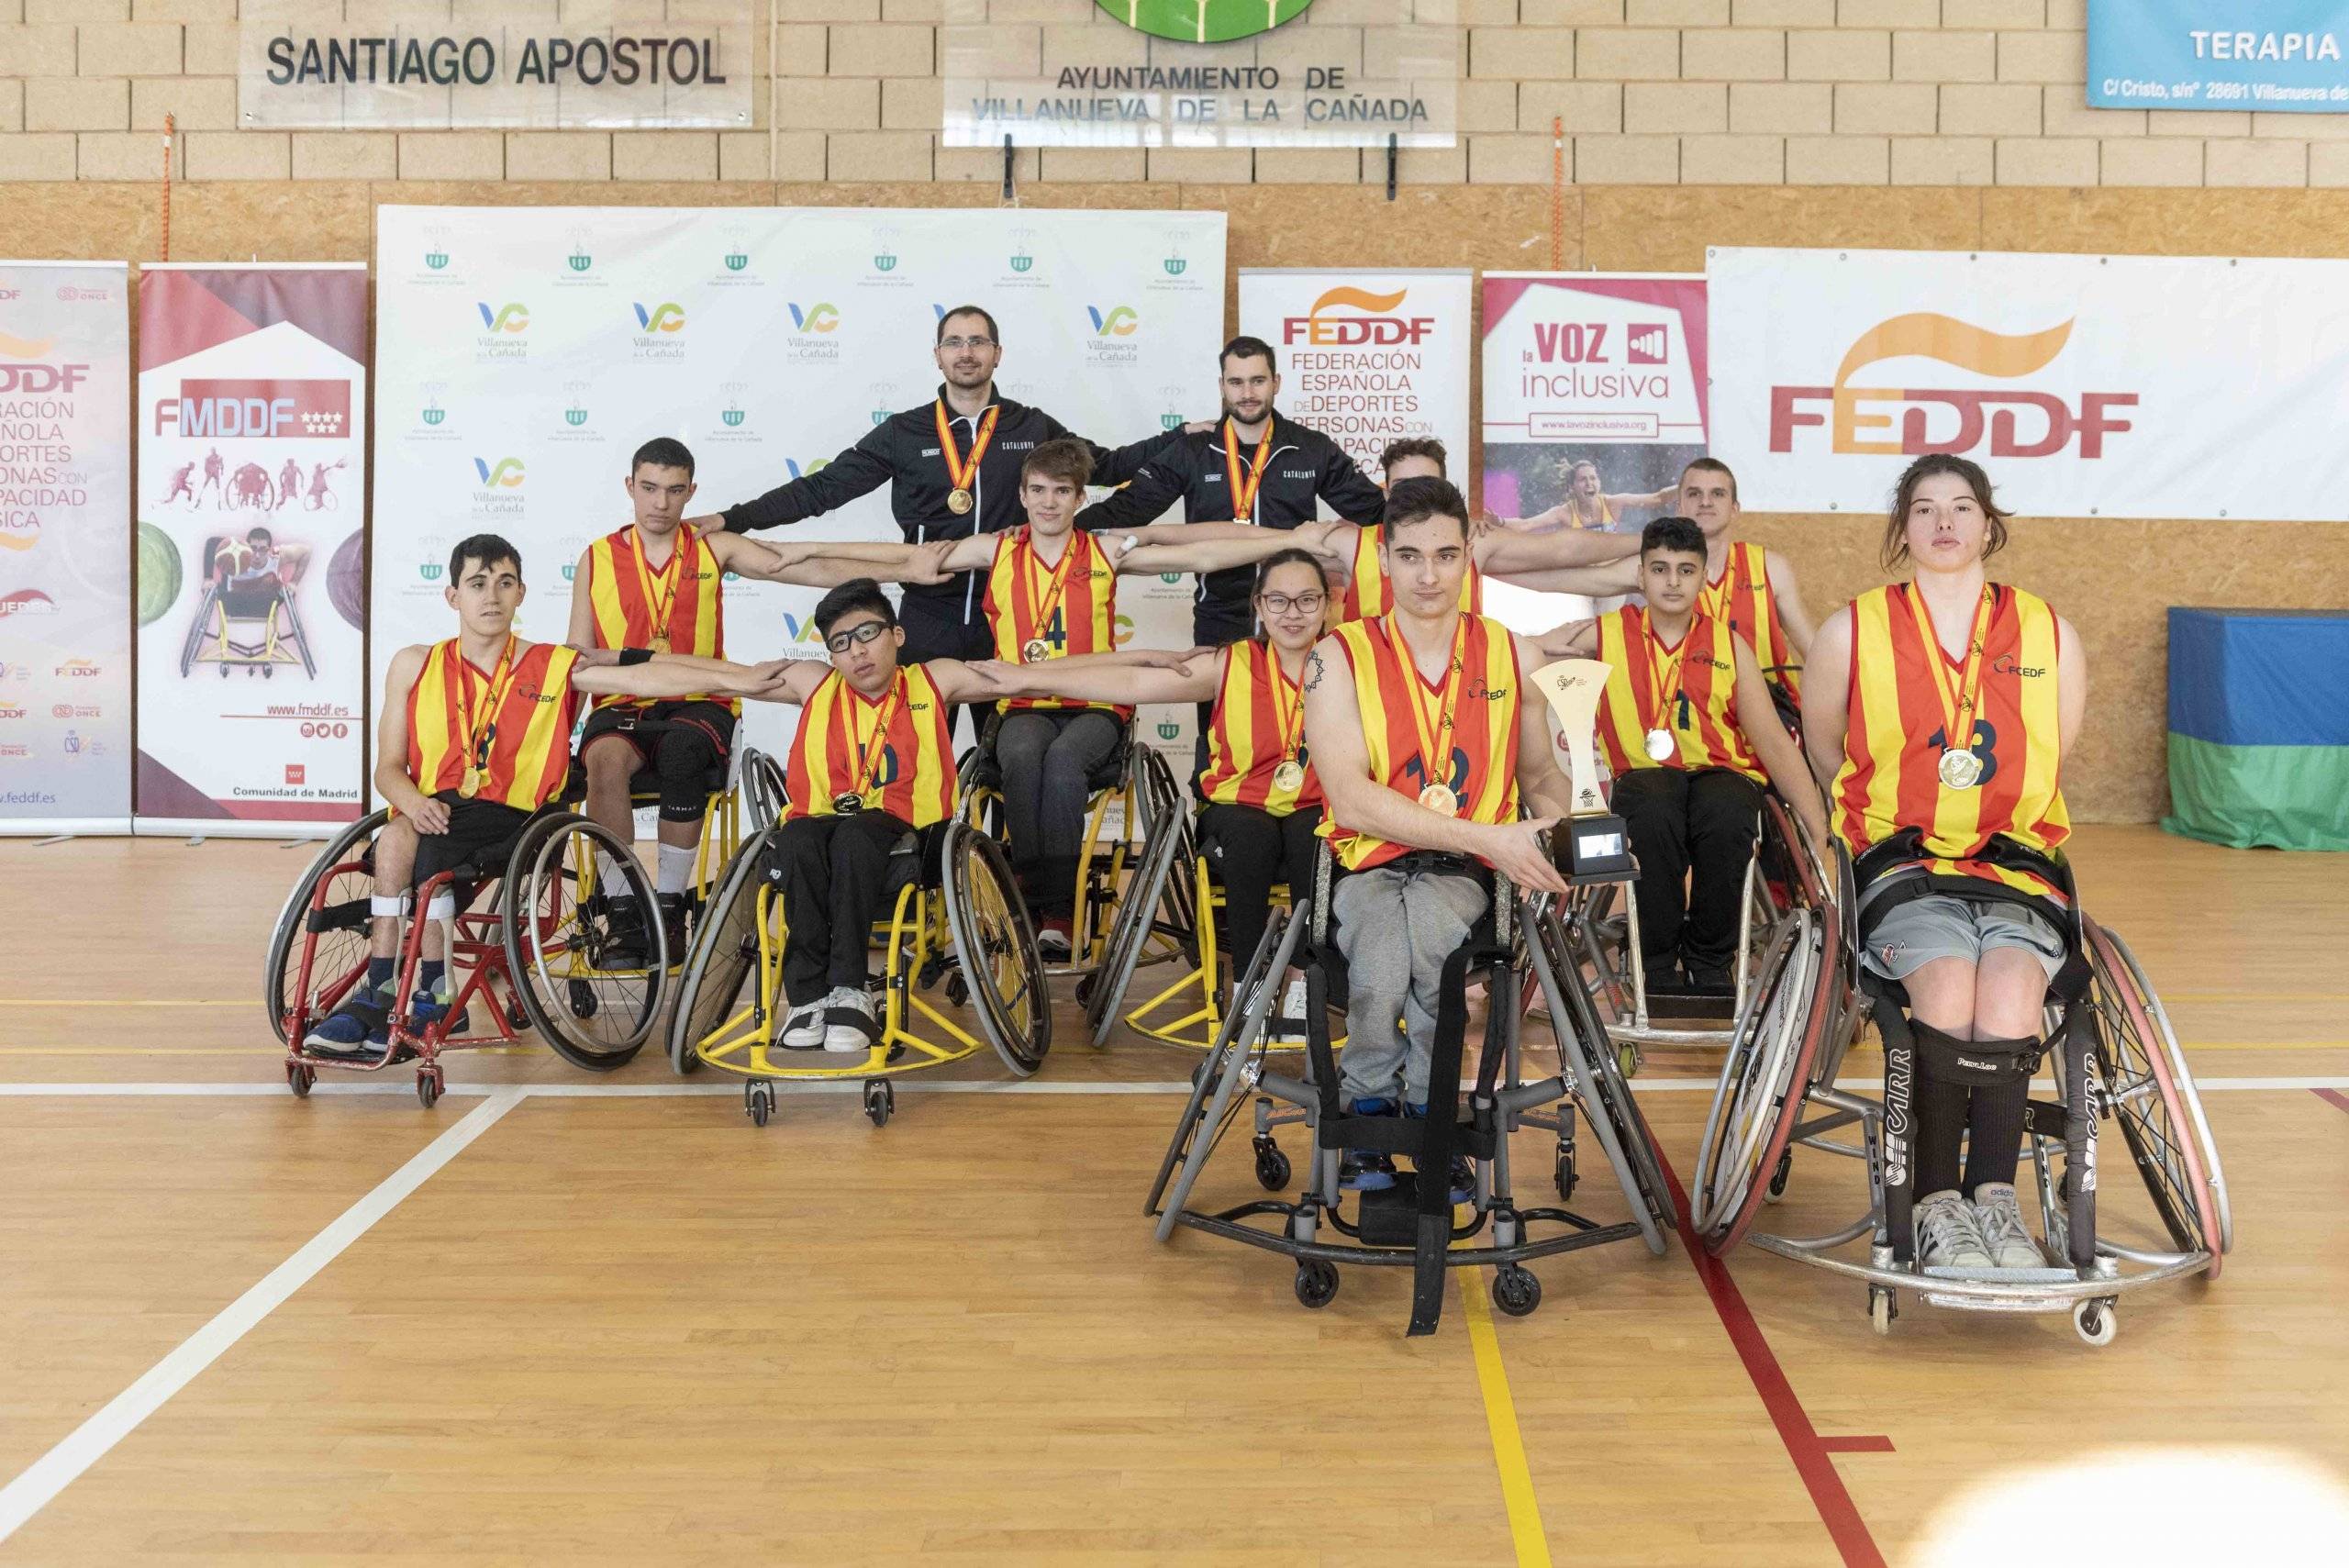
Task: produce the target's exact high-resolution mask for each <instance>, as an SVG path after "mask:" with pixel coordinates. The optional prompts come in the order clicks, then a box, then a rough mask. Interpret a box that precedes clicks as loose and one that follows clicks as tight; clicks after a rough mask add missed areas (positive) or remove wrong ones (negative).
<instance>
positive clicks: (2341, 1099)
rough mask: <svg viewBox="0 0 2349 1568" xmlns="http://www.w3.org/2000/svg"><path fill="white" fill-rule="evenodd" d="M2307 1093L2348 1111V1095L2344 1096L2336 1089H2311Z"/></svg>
mask: <svg viewBox="0 0 2349 1568" xmlns="http://www.w3.org/2000/svg"><path fill="white" fill-rule="evenodd" d="M2309 1093H2310V1094H2312V1095H2315V1096H2316V1097H2317V1098H2318V1099H2320V1100H2331V1101H2332V1103H2333V1105H2334V1106H2337V1107H2339V1108H2340V1109H2342V1110H2344V1111H2349V1095H2344V1094H2343V1093H2342V1092H2341V1091H2340V1090H2338V1089H2311V1090H2310V1091H2309Z"/></svg>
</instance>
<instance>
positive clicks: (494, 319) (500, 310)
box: [473, 301, 530, 332]
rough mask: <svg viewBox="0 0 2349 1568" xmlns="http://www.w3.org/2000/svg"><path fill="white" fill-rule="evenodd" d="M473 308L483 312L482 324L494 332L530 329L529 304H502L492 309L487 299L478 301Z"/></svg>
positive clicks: (525, 330)
mask: <svg viewBox="0 0 2349 1568" xmlns="http://www.w3.org/2000/svg"><path fill="white" fill-rule="evenodd" d="M473 308H474V309H475V310H478V311H480V312H481V324H482V325H483V326H484V327H485V328H489V330H491V331H492V332H527V331H529V329H530V307H529V306H526V305H501V306H498V307H497V308H496V309H495V310H492V309H491V308H490V307H489V305H488V303H487V302H486V301H477V302H475V304H474V306H473Z"/></svg>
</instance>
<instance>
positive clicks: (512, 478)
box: [473, 457, 522, 490]
mask: <svg viewBox="0 0 2349 1568" xmlns="http://www.w3.org/2000/svg"><path fill="white" fill-rule="evenodd" d="M473 472H474V473H477V474H479V475H480V476H481V482H482V484H484V486H486V487H487V488H489V489H492V490H514V489H518V488H519V487H520V486H521V484H522V460H521V459H520V458H518V457H502V458H499V459H498V460H497V463H496V466H495V467H492V466H491V465H490V462H489V461H488V460H487V459H486V458H478V457H477V458H475V459H473Z"/></svg>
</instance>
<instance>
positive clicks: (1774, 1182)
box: [1762, 1149, 1795, 1203]
mask: <svg viewBox="0 0 2349 1568" xmlns="http://www.w3.org/2000/svg"><path fill="white" fill-rule="evenodd" d="M1794 1173H1795V1151H1793V1150H1791V1149H1789V1150H1787V1151H1786V1152H1785V1153H1784V1154H1781V1155H1779V1156H1778V1165H1777V1169H1776V1170H1774V1171H1772V1172H1771V1173H1770V1184H1769V1185H1767V1186H1765V1187H1764V1188H1763V1189H1762V1201H1763V1202H1764V1203H1776V1202H1777V1201H1778V1200H1779V1199H1781V1198H1783V1197H1785V1196H1786V1195H1787V1177H1788V1176H1791V1175H1793V1174H1794Z"/></svg>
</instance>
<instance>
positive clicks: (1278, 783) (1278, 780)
mask: <svg viewBox="0 0 2349 1568" xmlns="http://www.w3.org/2000/svg"><path fill="white" fill-rule="evenodd" d="M1273 787H1274V788H1275V789H1276V790H1279V791H1280V792H1281V793H1282V794H1283V795H1295V794H1296V793H1297V791H1298V790H1300V789H1303V788H1304V787H1305V764H1304V763H1303V762H1298V761H1297V759H1296V758H1294V757H1291V758H1290V759H1289V760H1288V761H1287V762H1283V763H1282V764H1281V765H1280V766H1279V767H1277V768H1275V769H1274V770H1273ZM1447 793H1448V792H1447Z"/></svg>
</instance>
